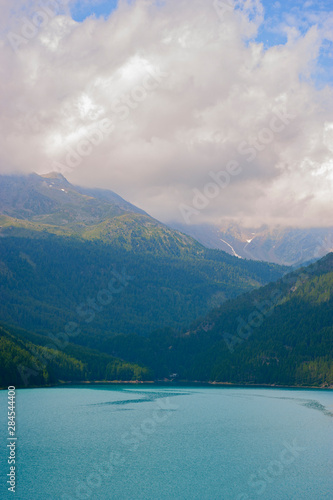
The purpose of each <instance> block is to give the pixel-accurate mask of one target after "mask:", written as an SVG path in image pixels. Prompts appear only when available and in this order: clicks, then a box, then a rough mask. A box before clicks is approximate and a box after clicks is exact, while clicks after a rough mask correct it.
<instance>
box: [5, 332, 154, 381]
mask: <svg viewBox="0 0 333 500" xmlns="http://www.w3.org/2000/svg"><path fill="white" fill-rule="evenodd" d="M46 344H47V338H45V337H42V336H38V335H34V334H32V333H29V332H26V331H24V330H21V329H8V328H4V327H2V326H0V388H1V387H8V386H9V385H15V387H20V386H30V387H31V386H43V385H47V384H57V383H59V381H63V382H82V381H89V380H126V381H129V380H136V381H139V380H142V381H143V380H150V379H151V378H152V373H151V371H150V370H148V369H147V368H145V367H141V366H138V365H134V364H132V363H126V362H125V361H122V360H120V359H116V358H114V357H113V356H109V355H107V354H103V353H101V352H97V351H94V350H91V349H87V348H81V347H79V346H75V345H68V346H67V347H66V352H62V351H59V350H56V349H50V348H49V347H47V345H46Z"/></svg>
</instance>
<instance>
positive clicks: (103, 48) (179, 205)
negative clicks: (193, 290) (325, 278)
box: [0, 0, 333, 226]
mask: <svg viewBox="0 0 333 500" xmlns="http://www.w3.org/2000/svg"><path fill="white" fill-rule="evenodd" d="M97 3H98V2H97ZM40 5H43V7H41V6H40ZM70 7H71V2H70V1H66V0H54V1H51V0H50V1H49V2H48V1H45V2H43V3H42V4H40V3H39V2H34V1H31V2H20V1H17V2H15V11H13V8H12V7H11V8H9V6H8V2H5V1H2V2H0V11H1V25H0V29H1V35H2V38H1V41H0V63H1V64H0V67H1V73H2V74H1V80H0V96H1V116H0V130H1V132H0V172H1V173H10V172H12V173H18V172H20V173H28V172H32V171H34V172H37V173H46V172H49V171H51V170H58V171H60V172H62V173H63V174H64V175H65V176H66V177H67V178H68V180H70V181H71V182H73V183H77V184H81V185H90V186H96V187H103V188H109V189H112V190H114V191H116V192H117V193H119V194H120V195H122V196H123V197H125V198H126V199H128V200H129V201H131V202H132V203H134V204H136V205H138V206H139V207H141V208H143V209H144V210H146V211H148V212H149V213H150V214H151V215H153V216H155V217H156V218H158V219H160V220H163V221H168V220H179V221H181V222H184V220H186V221H187V222H189V223H202V222H209V223H219V221H221V220H222V219H223V218H228V219H230V218H231V219H242V221H243V223H248V224H250V225H252V226H253V225H259V224H261V223H274V224H276V223H280V224H287V225H298V226H319V225H320V226H323V225H332V216H331V213H332V194H333V119H332V116H333V113H332V111H333V99H332V97H333V92H332V86H330V85H325V86H321V88H317V86H316V82H315V80H314V78H313V75H315V74H316V72H320V71H322V68H321V67H319V65H318V60H319V58H320V54H321V51H322V48H323V46H325V44H327V43H330V42H332V39H331V40H330V37H332V35H331V34H332V32H333V30H332V29H330V28H332V24H333V22H332V18H333V16H332V13H327V12H326V13H325V16H323V17H322V18H321V19H318V15H317V16H316V17H315V24H312V25H307V29H303V30H302V31H301V30H299V29H296V28H295V29H292V28H291V27H290V25H289V27H288V26H284V28H283V27H281V29H285V34H286V36H287V41H286V43H284V44H280V45H274V46H271V47H268V48H267V47H265V46H264V44H263V43H262V42H259V41H257V36H258V33H259V32H260V30H261V29H262V26H263V24H264V23H265V22H266V21H265V10H264V8H263V5H262V4H261V2H260V1H259V0H246V1H245V2H242V3H241V4H240V3H237V2H236V3H232V2H231V0H230V1H228V0H225V2H224V1H220V0H217V1H208V2H207V1H203V0H191V1H189V0H165V1H164V2H156V1H148V0H137V1H136V2H132V3H131V4H128V3H127V2H125V1H121V2H120V3H119V5H118V8H117V10H115V11H114V12H113V13H112V15H110V16H109V17H108V18H107V19H104V18H103V17H102V18H96V17H94V16H91V17H90V18H87V19H86V20H85V21H84V22H82V23H78V22H75V21H73V19H72V18H71V15H70Z"/></svg>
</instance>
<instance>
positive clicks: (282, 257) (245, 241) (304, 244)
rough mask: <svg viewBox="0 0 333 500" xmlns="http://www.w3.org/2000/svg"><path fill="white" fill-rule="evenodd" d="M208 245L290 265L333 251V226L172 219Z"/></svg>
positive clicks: (184, 230)
mask: <svg viewBox="0 0 333 500" xmlns="http://www.w3.org/2000/svg"><path fill="white" fill-rule="evenodd" d="M170 226H171V227H174V228H175V229H177V230H179V231H182V232H183V233H185V234H188V235H189V236H192V237H193V238H195V239H196V240H197V241H199V242H200V243H202V244H203V245H204V246H206V247H208V248H216V249H220V250H223V251H225V252H227V253H229V254H230V255H234V256H236V257H239V258H242V259H253V260H261V261H265V262H274V263H276V264H280V265H286V266H296V267H297V266H300V265H301V264H304V263H310V262H311V261H314V260H316V259H319V258H321V257H323V256H324V255H326V254H327V253H328V252H331V251H333V227H329V228H310V229H301V228H290V227H282V226H274V227H269V226H262V227H260V228H245V227H242V226H240V225H238V224H235V223H228V222H227V223H225V224H223V225H221V226H212V225H208V224H202V225H186V224H180V223H170Z"/></svg>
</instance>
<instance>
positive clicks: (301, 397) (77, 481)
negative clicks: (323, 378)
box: [0, 385, 333, 500]
mask: <svg viewBox="0 0 333 500" xmlns="http://www.w3.org/2000/svg"><path fill="white" fill-rule="evenodd" d="M0 402H1V404H0V408H1V422H2V424H1V428H0V438H1V439H0V443H1V449H0V460H1V463H0V465H1V488H0V498H1V499H2V498H4V499H7V498H15V499H17V500H51V499H52V500H53V499H56V500H58V499H59V500H69V499H88V498H91V499H98V500H99V499H101V500H104V499H108V500H109V499H119V500H122V499H124V500H125V499H126V500H137V499H142V500H175V499H176V500H177V499H185V500H192V499H198V500H224V499H233V500H245V499H256V498H262V499H273V500H274V499H277V500H278V499H279V500H280V499H283V500H289V499H295V500H300V499H309V500H320V499H330V500H332V499H333V392H332V391H328V390H327V391H320V390H291V389H290V390H287V389H261V388H235V387H230V388H225V387H176V386H175V387H170V386H168V387H164V386H163V387H158V386H147V385H142V386H141V385H135V386H128V385H126V386H125V385H119V386H118V385H117V386H107V385H100V386H88V387H87V386H75V387H74V386H72V387H65V388H45V389H27V390H18V391H17V394H16V411H17V438H18V439H17V449H16V453H17V463H16V467H17V469H16V470H17V486H16V493H15V494H13V493H10V492H8V491H7V485H6V480H7V478H6V474H7V473H8V472H9V470H8V469H9V466H8V464H7V455H8V452H7V449H6V443H7V421H6V414H7V405H6V402H7V392H6V391H1V393H0Z"/></svg>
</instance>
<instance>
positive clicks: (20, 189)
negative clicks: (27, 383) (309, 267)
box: [0, 174, 286, 348]
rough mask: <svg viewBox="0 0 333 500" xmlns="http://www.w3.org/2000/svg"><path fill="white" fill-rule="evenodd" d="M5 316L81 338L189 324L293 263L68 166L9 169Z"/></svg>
mask: <svg viewBox="0 0 333 500" xmlns="http://www.w3.org/2000/svg"><path fill="white" fill-rule="evenodd" d="M0 194H1V205H0V206H1V214H2V215H0V226H1V227H0V291H1V302H0V321H2V322H3V323H5V324H6V325H11V326H15V327H21V328H24V329H27V330H30V331H33V332H35V333H38V334H43V335H48V334H50V333H52V334H58V333H59V332H62V331H63V330H64V328H65V327H66V325H68V323H70V322H76V323H78V324H80V330H81V333H80V335H78V336H77V337H76V338H75V343H78V344H79V343H80V344H81V345H86V346H89V347H92V348H93V347H95V346H96V344H97V343H99V342H100V341H101V340H102V339H104V338H106V337H110V336H113V335H115V334H128V333H137V334H139V335H149V333H150V332H152V331H154V330H156V329H158V328H160V327H161V325H163V326H164V327H170V328H175V329H177V330H180V329H182V328H186V327H188V325H189V324H190V323H191V321H193V320H194V319H196V318H198V317H199V316H201V315H203V314H206V313H207V312H208V311H209V310H210V309H212V308H213V307H216V306H217V305H219V304H221V303H223V302H224V301H225V300H227V299H229V298H232V297H236V296H237V295H239V294H242V293H244V292H246V291H249V290H252V289H253V288H257V287H259V286H261V285H263V284H266V283H268V282H270V281H273V280H277V279H278V278H280V277H281V276H282V274H283V273H284V272H285V270H286V268H282V267H279V266H276V265H270V264H267V263H260V262H253V261H246V260H242V261H241V260H239V259H237V258H234V257H231V256H230V255H228V254H226V253H225V252H221V251H217V250H209V249H206V248H205V247H203V246H202V245H201V244H200V243H198V242H197V241H195V240H194V239H193V238H191V237H189V236H185V235H184V234H182V233H180V232H178V231H175V230H172V229H170V228H168V227H166V226H165V225H163V224H161V223H160V222H158V221H156V220H155V219H153V218H152V217H150V216H149V215H147V214H145V213H144V212H142V211H141V210H139V209H137V208H136V207H134V206H133V205H131V204H129V203H127V202H126V201H125V200H123V199H122V198H120V197H119V196H117V195H116V194H115V193H113V192H108V191H103V190H90V189H89V190H87V189H85V188H79V187H76V186H72V185H71V184H70V183H69V182H68V181H67V180H66V179H65V178H64V177H62V176H61V175H59V174H49V175H48V176H39V175H37V174H32V175H29V176H26V177H20V176H12V177H10V176H4V177H0Z"/></svg>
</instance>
